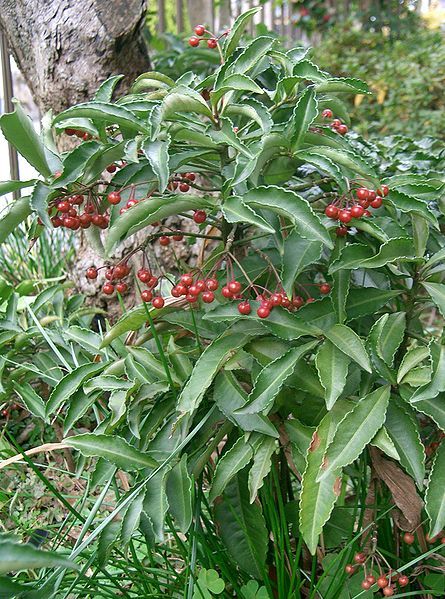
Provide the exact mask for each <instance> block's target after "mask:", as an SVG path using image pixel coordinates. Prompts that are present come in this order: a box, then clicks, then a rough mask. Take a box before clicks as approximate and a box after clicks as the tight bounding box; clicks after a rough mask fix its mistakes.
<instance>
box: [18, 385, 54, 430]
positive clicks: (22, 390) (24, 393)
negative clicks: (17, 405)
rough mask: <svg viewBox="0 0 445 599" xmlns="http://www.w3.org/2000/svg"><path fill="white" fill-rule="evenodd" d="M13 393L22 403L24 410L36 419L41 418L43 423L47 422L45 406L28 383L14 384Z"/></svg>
mask: <svg viewBox="0 0 445 599" xmlns="http://www.w3.org/2000/svg"><path fill="white" fill-rule="evenodd" d="M14 391H15V392H16V393H17V395H18V396H19V397H20V399H21V400H22V402H23V403H24V405H25V408H26V409H27V410H28V411H29V412H31V414H33V415H34V416H37V418H41V419H42V420H44V421H45V422H47V421H48V420H47V417H46V414H45V404H44V402H43V399H42V398H41V397H40V395H37V393H36V392H35V391H34V388H33V387H31V385H30V384H29V383H20V384H19V383H17V382H14Z"/></svg>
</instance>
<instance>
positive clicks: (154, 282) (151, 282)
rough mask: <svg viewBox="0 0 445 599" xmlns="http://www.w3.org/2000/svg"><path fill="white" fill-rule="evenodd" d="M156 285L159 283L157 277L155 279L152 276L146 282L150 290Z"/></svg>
mask: <svg viewBox="0 0 445 599" xmlns="http://www.w3.org/2000/svg"><path fill="white" fill-rule="evenodd" d="M158 283H159V279H158V277H155V276H154V275H151V277H150V278H149V279H148V281H147V285H148V287H150V288H153V287H156V285H157V284H158Z"/></svg>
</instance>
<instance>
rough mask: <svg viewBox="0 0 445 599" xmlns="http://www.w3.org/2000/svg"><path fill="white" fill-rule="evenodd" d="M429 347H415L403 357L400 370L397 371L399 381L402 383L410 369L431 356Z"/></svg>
mask: <svg viewBox="0 0 445 599" xmlns="http://www.w3.org/2000/svg"><path fill="white" fill-rule="evenodd" d="M430 357H431V355H430V349H429V347H424V346H421V347H414V348H413V349H410V350H409V351H408V352H407V353H406V354H405V355H404V356H403V359H402V362H401V363H400V366H399V370H398V372H397V382H398V383H401V382H402V381H403V378H404V377H405V376H406V375H407V374H408V373H409V371H410V370H412V369H413V368H415V367H416V366H418V365H419V364H421V363H422V362H423V361H424V360H426V359H427V358H430Z"/></svg>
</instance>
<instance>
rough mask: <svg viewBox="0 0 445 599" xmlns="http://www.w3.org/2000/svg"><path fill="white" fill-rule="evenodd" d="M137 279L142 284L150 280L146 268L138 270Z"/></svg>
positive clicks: (149, 274) (149, 273)
mask: <svg viewBox="0 0 445 599" xmlns="http://www.w3.org/2000/svg"><path fill="white" fill-rule="evenodd" d="M137 277H138V279H139V280H140V281H141V282H142V283H148V281H149V280H150V279H151V272H150V271H149V270H147V269H146V268H140V269H139V270H138V273H137Z"/></svg>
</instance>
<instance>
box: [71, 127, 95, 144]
mask: <svg viewBox="0 0 445 599" xmlns="http://www.w3.org/2000/svg"><path fill="white" fill-rule="evenodd" d="M65 133H66V134H67V135H69V136H76V137H78V138H79V139H83V141H89V140H90V139H91V137H92V136H91V135H90V133H87V132H86V131H81V130H80V129H69V128H68V129H65Z"/></svg>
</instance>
